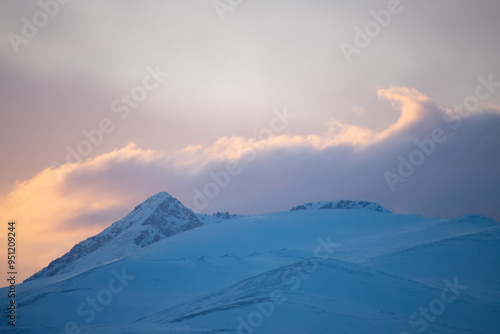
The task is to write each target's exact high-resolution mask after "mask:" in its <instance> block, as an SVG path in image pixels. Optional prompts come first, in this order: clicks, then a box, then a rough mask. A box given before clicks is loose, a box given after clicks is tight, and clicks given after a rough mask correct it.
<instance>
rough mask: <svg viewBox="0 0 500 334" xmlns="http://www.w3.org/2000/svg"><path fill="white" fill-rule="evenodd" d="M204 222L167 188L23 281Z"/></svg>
mask: <svg viewBox="0 0 500 334" xmlns="http://www.w3.org/2000/svg"><path fill="white" fill-rule="evenodd" d="M201 225H203V224H202V222H201V221H200V219H199V218H198V216H197V215H196V214H195V213H194V212H193V211H192V210H191V209H188V208H186V207H185V206H184V205H183V204H182V203H181V202H179V201H178V200H177V199H175V198H174V197H172V196H171V195H170V194H168V193H167V192H161V193H158V194H156V195H154V196H152V197H150V198H149V199H147V200H146V201H145V202H144V203H142V204H140V205H138V206H136V207H135V209H134V210H133V211H132V212H130V213H129V214H128V215H127V216H126V217H125V218H123V219H120V220H119V221H117V222H115V223H113V224H112V225H111V226H109V227H108V228H106V229H105V230H104V231H102V232H101V233H99V234H97V235H95V236H93V237H90V238H88V239H86V240H84V241H82V242H80V243H78V244H76V245H75V246H74V247H73V248H72V249H71V251H69V252H68V253H66V254H64V255H63V256H62V257H60V258H58V259H56V260H54V261H52V262H51V263H50V264H49V265H48V266H47V267H45V268H44V269H42V270H41V271H39V272H37V273H36V274H34V275H33V276H31V277H30V278H28V279H27V280H26V281H30V280H34V279H37V278H46V277H52V276H54V275H66V276H68V274H70V275H71V274H73V275H74V274H76V273H80V272H83V271H85V270H88V269H92V268H94V267H96V266H99V265H101V264H103V263H106V262H109V261H112V260H115V259H119V258H121V257H123V256H126V255H128V254H131V253H133V252H134V251H135V250H137V249H139V248H142V247H145V246H148V245H151V244H153V243H155V242H158V241H160V240H163V239H165V238H167V237H170V236H172V235H175V234H177V233H181V232H184V231H187V230H190V229H193V228H195V227H199V226H201Z"/></svg>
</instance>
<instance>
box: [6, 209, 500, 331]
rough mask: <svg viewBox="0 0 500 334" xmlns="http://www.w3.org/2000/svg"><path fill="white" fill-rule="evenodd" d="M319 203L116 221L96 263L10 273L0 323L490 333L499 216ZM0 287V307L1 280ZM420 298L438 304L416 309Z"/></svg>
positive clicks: (498, 309)
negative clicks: (149, 221)
mask: <svg viewBox="0 0 500 334" xmlns="http://www.w3.org/2000/svg"><path fill="white" fill-rule="evenodd" d="M148 201H149V200H148ZM169 201H171V202H172V203H173V201H172V200H169ZM159 202H160V203H162V202H163V201H159ZM146 203H147V201H146ZM149 203H151V202H149ZM325 203H329V202H323V204H311V205H305V206H306V208H307V209H306V210H300V209H299V210H293V211H288V212H278V213H270V214H265V215H258V216H248V217H242V216H237V217H232V218H235V219H219V218H221V217H216V216H211V217H208V216H207V217H208V218H207V217H204V218H205V220H206V222H208V221H210V222H211V223H210V224H208V223H202V224H197V225H198V226H197V227H195V228H188V229H185V230H183V231H181V232H179V233H176V234H171V235H169V236H167V235H164V238H160V240H159V241H157V242H153V243H149V244H148V245H145V246H144V247H140V245H136V246H132V245H133V244H134V241H133V240H134V239H135V237H136V236H137V233H135V234H134V233H131V236H132V237H131V238H125V237H120V235H122V234H120V235H118V236H117V238H119V239H117V240H120V243H118V241H115V240H114V239H113V240H112V242H111V243H110V245H114V247H116V248H112V247H110V246H109V245H108V244H106V245H102V246H101V247H100V248H99V250H100V249H111V250H113V249H116V250H117V252H118V250H119V246H122V247H126V249H127V251H126V252H124V253H123V254H122V255H121V257H120V258H119V259H117V260H116V261H113V262H109V263H104V262H102V263H100V264H99V265H98V266H93V263H94V261H95V260H94V259H92V258H91V257H82V260H81V263H80V264H79V267H74V268H71V267H68V269H66V270H67V271H68V274H67V275H68V276H67V278H62V277H63V276H58V275H55V276H53V277H46V278H44V279H34V280H32V281H28V282H25V283H23V284H21V285H19V286H18V291H19V294H18V298H17V302H18V304H19V308H18V314H19V318H18V321H19V322H18V326H16V328H15V329H12V328H9V327H10V326H7V325H6V321H5V323H1V324H0V330H2V333H3V332H6V333H10V332H13V333H61V332H62V333H66V332H69V333H71V332H80V333H419V331H418V330H422V329H423V328H424V325H425V327H426V328H425V331H422V332H426V333H499V332H500V320H499V319H500V293H499V290H500V289H499V282H500V270H499V269H498V267H499V266H498V261H499V260H500V225H499V224H498V223H497V222H495V221H492V220H490V219H488V218H485V217H482V216H465V217H461V218H457V219H452V220H443V219H433V218H424V217H421V216H415V215H397V214H390V213H388V212H385V211H384V210H382V211H381V210H377V206H375V205H374V204H370V205H366V206H363V207H359V206H357V205H354V206H346V207H344V208H339V209H332V210H325V209H321V207H322V206H323V205H324V204H325ZM332 203H336V202H332ZM157 204H158V203H155V204H152V206H151V207H150V208H149V209H148V212H151V211H153V212H155V211H156V209H155V205H157ZM143 205H144V204H143ZM148 205H149V204H148ZM158 205H159V204H158ZM335 206H336V205H332V207H335ZM367 207H368V209H367ZM370 207H371V208H373V209H369V208H370ZM136 210H137V208H136ZM134 211H135V210H134ZM174 211H175V210H174ZM129 216H130V215H129ZM129 216H127V217H129ZM187 216H191V215H187ZM138 217H139V218H138V219H137V221H136V220H134V219H130V220H127V223H126V224H123V223H122V224H119V226H128V224H131V225H133V226H138V227H136V228H137V230H141V229H142V227H140V226H143V225H142V222H144V220H143V218H144V216H143V215H138ZM176 217H179V215H177V216H176ZM182 217H185V216H182ZM230 218H231V217H230ZM124 219H125V218H124ZM164 219H166V220H168V219H169V216H168V214H166V216H165V217H164ZM121 221H122V220H121ZM198 221H200V222H201V220H200V219H198ZM119 222H120V221H119ZM115 224H116V223H115ZM113 225H114V224H113ZM113 225H112V226H113ZM175 226H184V223H182V224H180V225H175ZM107 230H108V229H107ZM107 230H105V231H107ZM122 233H124V232H122ZM153 240H154V239H153ZM123 245H125V246H123ZM105 247H110V248H105ZM96 252H97V251H96ZM116 254H117V253H115V255H114V256H116ZM70 265H71V264H70ZM81 268H90V269H86V270H82V269H81ZM61 270H65V269H61ZM448 284H452V285H453V284H455V285H458V286H459V288H458V289H457V288H455V290H457V291H455V294H453V292H450V291H448V292H447V293H444V295H443V291H444V290H445V289H446V288H448V289H449V286H448ZM464 287H465V288H464ZM442 296H444V298H445V299H446V300H447V301H449V300H450V299H452V298H451V297H455V299H454V300H453V302H450V303H448V302H443V301H442V298H443V297H442ZM0 298H1V299H0V307H2V309H5V306H6V303H7V302H8V300H7V299H6V290H5V289H2V291H0ZM441 304H442V305H443V309H436V307H438V306H441ZM422 309H428V310H434V311H436V314H433V313H430V314H426V316H427V318H426V316H424V315H422V314H420V312H421V311H420V310H422ZM429 312H430V311H429ZM410 317H412V318H410Z"/></svg>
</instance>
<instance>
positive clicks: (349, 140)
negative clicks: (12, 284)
mask: <svg viewBox="0 0 500 334" xmlns="http://www.w3.org/2000/svg"><path fill="white" fill-rule="evenodd" d="M61 2H66V1H62V0H61ZM61 2H56V0H41V1H40V2H35V1H14V0H8V1H7V0H5V1H2V2H1V3H0V31H1V32H2V38H1V39H0V53H1V58H0V59H1V60H0V110H1V113H0V150H1V153H2V163H1V164H0V175H1V177H0V211H1V214H0V217H1V219H2V221H4V222H5V223H6V221H7V220H9V219H15V220H16V221H18V222H19V225H20V226H21V227H20V228H22V229H24V232H23V235H24V239H23V240H22V241H20V242H22V243H23V245H24V252H25V253H24V254H25V260H24V263H25V270H24V276H25V277H24V278H26V277H27V276H29V275H31V274H32V273H33V272H34V271H35V270H38V269H41V268H42V267H44V266H46V265H47V264H48V262H50V261H51V260H53V259H54V258H56V257H57V256H60V255H62V254H63V253H64V252H66V251H68V250H69V249H70V248H71V246H73V245H74V244H75V243H76V242H78V241H81V240H82V239H84V238H86V237H89V236H91V235H94V234H96V233H98V232H100V231H101V230H102V229H103V228H105V227H106V226H108V225H110V224H111V223H112V222H114V221H116V220H118V219H119V218H121V217H123V216H124V215H125V214H127V213H128V212H129V211H131V210H132V209H133V207H134V206H135V205H137V204H138V203H140V202H142V201H143V200H145V199H146V198H147V197H149V196H151V195H153V194H154V193H156V192H159V191H167V192H169V193H171V194H172V195H173V196H175V197H177V198H178V199H179V200H180V201H181V202H183V203H184V204H185V205H186V206H188V207H190V208H192V209H194V210H195V211H197V212H203V213H212V212H215V211H217V210H222V211H230V212H235V213H243V214H256V213H263V212H270V211H277V210H287V209H289V208H290V207H292V206H294V205H297V204H302V203H304V202H310V201H317V200H338V199H359V200H372V201H377V202H379V203H380V204H382V205H383V206H385V207H387V208H388V209H390V210H392V211H394V212H396V213H413V214H421V215H425V216H437V217H454V216H459V215H462V214H467V213H479V214H484V215H488V216H491V217H493V218H495V219H496V220H500V209H499V206H498V203H499V202H500V174H499V172H498V171H499V168H500V154H499V153H500V146H499V144H500V135H499V134H500V131H499V130H500V66H499V61H498V60H499V59H500V43H499V42H498V33H499V32H500V22H499V20H498V17H499V15H500V1H485V0H476V1H472V0H471V1H452V0H443V1H435V0H433V1H430V0H429V1H416V0H414V1H410V0H401V1H400V2H399V4H398V3H397V2H396V1H393V0H390V1H356V2H354V1H347V0H346V1H320V0H318V1H305V0H304V1H297V0H286V1H285V0H277V1H262V0H260V1H259V0H257V1H249V0H242V1H237V0H232V1H229V0H220V1H219V0H216V1H212V0H204V1H186V0H182V1H181V0H178V1H123V0H120V1H118V0H117V1H81V0H80V1H79V0H73V1H67V2H68V3H67V4H66V3H65V4H61ZM231 4H232V5H231ZM42 7H44V8H45V10H44V9H43V8H42ZM47 13H48V14H47ZM387 13H389V15H390V17H389V16H387V15H386V14H387ZM377 16H378V19H379V21H380V22H379V21H376V17H377ZM358 28H359V29H358ZM370 29H372V30H370ZM359 31H362V34H367V31H368V35H365V36H361V35H360V34H359ZM370 35H371V37H370ZM366 39H368V41H367V40H366ZM363 40H364V41H363ZM361 42H363V43H365V44H367V45H363V44H362V43H361ZM360 43H361V44H360ZM342 45H343V46H344V52H343V51H342V50H343V48H342V47H341V46H342ZM345 45H350V47H351V49H350V50H353V49H354V48H356V50H357V51H356V52H355V53H352V54H350V55H349V56H348V57H346V54H345ZM154 73H156V74H154ZM167 73H168V75H167ZM134 96H135V97H134ZM127 98H128V99H131V100H129V102H126V100H125V99H127ZM134 99H136V100H134ZM464 103H465V104H466V106H468V108H469V109H470V111H467V110H465V111H464V112H463V113H462V114H460V113H459V112H458V109H457V107H456V104H459V105H463V104H464ZM277 115H281V117H279V116H277ZM283 115H288V116H283ZM287 117H288V118H287ZM94 129H99V133H101V134H102V137H101V136H100V135H99V134H98V132H96V131H95V130H94ZM440 130H442V131H440ZM84 132H87V133H90V134H93V136H94V137H91V138H93V140H94V143H92V142H91V140H89V139H88V138H87V137H86V136H85V134H84ZM89 136H92V135H89ZM429 138H431V139H429ZM415 140H417V142H418V143H420V145H421V146H418V145H417V144H416V143H415ZM429 141H432V143H433V144H429ZM425 143H427V146H425V145H426V144H425ZM429 145H430V146H429ZM422 147H423V148H422ZM68 150H69V151H74V152H75V153H74V154H73V155H72V157H70V158H69V160H68V159H67V158H68V154H69V153H68V152H69V151H68ZM415 150H416V151H419V152H423V153H418V152H417V153H415V152H414V151H415ZM426 150H427V152H426ZM78 152H80V153H78ZM81 152H83V153H85V154H83V153H81ZM412 152H413V153H412ZM75 154H76V155H78V157H79V158H80V159H78V157H75ZM400 157H401V158H402V159H405V161H410V160H411V159H413V160H411V161H413V162H415V164H417V166H412V167H410V169H413V170H410V171H408V170H406V172H408V174H410V175H406V174H405V175H406V176H404V175H401V173H399V172H398V167H400V165H401V164H402V163H401V160H400ZM422 158H423V159H422ZM419 159H420V160H419ZM77 160H81V161H80V162H78V161H77ZM421 160H422V161H421ZM67 162H69V163H67ZM228 162H233V163H235V164H237V165H236V166H237V167H234V166H233V167H234V170H233V172H234V173H233V174H234V175H230V174H228V166H227V163H228ZM401 168H402V170H403V172H405V169H404V167H401ZM236 170H237V172H236ZM388 173H389V174H388ZM223 174H224V175H229V176H230V178H229V179H228V181H227V184H226V183H225V181H224V182H223V181H221V179H219V182H220V185H217V184H216V183H215V181H214V177H213V176H214V175H223ZM403 174H404V173H403ZM388 175H390V176H389V181H388ZM394 176H396V179H395V178H394ZM391 180H392V181H391ZM391 182H392V185H391ZM209 184H212V185H209ZM207 185H208V186H207ZM213 185H216V186H217V189H216V188H214V187H213ZM198 190H199V191H200V192H201V193H202V194H203V196H204V197H205V199H206V200H204V201H203V200H200V199H199V198H198V201H200V202H198V204H197V202H196V197H195V195H196V193H197V192H196V191H198ZM210 191H212V193H210ZM207 193H208V195H209V196H207V195H206V194H207ZM210 196H211V197H213V198H211V197H210ZM201 202H204V203H203V204H204V205H201V204H200V203H201ZM2 237H5V236H3V235H2ZM55 240H56V241H55ZM2 261H3V259H2Z"/></svg>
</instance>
